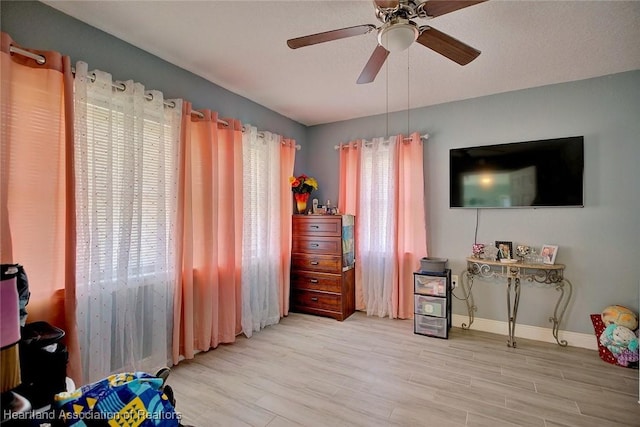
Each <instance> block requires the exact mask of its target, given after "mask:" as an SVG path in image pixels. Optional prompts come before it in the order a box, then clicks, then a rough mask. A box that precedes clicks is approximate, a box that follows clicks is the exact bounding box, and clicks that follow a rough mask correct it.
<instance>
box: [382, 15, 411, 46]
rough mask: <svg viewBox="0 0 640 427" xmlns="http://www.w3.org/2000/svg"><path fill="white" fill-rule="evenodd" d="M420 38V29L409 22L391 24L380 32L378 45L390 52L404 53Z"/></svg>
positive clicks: (393, 22)
mask: <svg viewBox="0 0 640 427" xmlns="http://www.w3.org/2000/svg"><path fill="white" fill-rule="evenodd" d="M417 38H418V28H417V27H416V26H415V24H413V23H410V22H409V21H407V20H397V21H395V20H394V21H392V22H389V24H388V25H385V26H383V27H382V28H381V29H380V31H379V32H378V43H379V44H380V46H382V47H384V48H385V49H387V50H388V51H389V52H402V51H403V50H406V49H408V48H409V46H411V44H412V43H413V42H414V41H416V39H417Z"/></svg>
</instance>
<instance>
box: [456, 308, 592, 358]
mask: <svg viewBox="0 0 640 427" xmlns="http://www.w3.org/2000/svg"><path fill="white" fill-rule="evenodd" d="M451 320H452V322H453V326H456V327H461V325H462V324H463V323H467V324H468V323H469V318H468V317H467V316H463V315H460V314H454V315H452V319H451ZM471 329H475V330H478V331H483V332H491V333H494V334H500V335H508V334H509V325H508V323H507V322H501V321H498V320H489V319H482V318H478V317H476V318H474V319H473V325H471ZM515 335H516V338H526V339H530V340H536V341H543V342H550V343H555V342H556V339H555V338H554V337H553V331H552V329H551V328H541V327H538V326H529V325H519V324H517V323H516V334H515ZM558 338H559V339H560V340H566V341H567V343H568V345H570V346H571V347H581V348H587V349H589V350H598V343H597V342H596V336H595V334H582V333H579V332H570V331H563V330H560V331H559V333H558Z"/></svg>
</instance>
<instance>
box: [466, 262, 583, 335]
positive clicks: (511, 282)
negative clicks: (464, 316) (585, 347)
mask: <svg viewBox="0 0 640 427" xmlns="http://www.w3.org/2000/svg"><path fill="white" fill-rule="evenodd" d="M564 268H565V266H564V265H563V264H526V263H524V262H515V263H509V264H507V263H502V262H498V261H490V260H485V259H479V258H467V269H466V270H465V271H463V272H462V274H461V275H460V277H461V278H462V280H461V282H460V285H461V287H462V292H463V293H464V300H465V302H466V304H467V311H468V314H469V324H468V325H467V324H465V323H463V324H462V328H463V329H469V328H470V327H471V325H472V324H473V318H474V312H475V311H477V309H478V308H477V307H476V305H475V303H474V300H473V293H472V291H471V290H472V287H473V281H474V279H476V278H486V279H492V278H498V279H506V280H507V311H508V320H509V339H508V341H507V345H508V346H509V347H516V341H515V330H516V317H517V315H518V303H519V302H520V282H521V281H528V282H532V283H539V284H542V285H545V286H548V287H553V288H555V289H556V291H559V292H560V296H559V297H558V301H557V302H556V306H555V308H554V310H553V316H551V317H549V322H552V323H553V337H554V338H555V340H556V342H557V343H558V345H560V346H562V347H566V346H567V341H566V340H559V339H558V330H559V329H560V322H562V317H563V316H564V313H565V311H566V309H567V305H569V300H570V299H571V292H572V285H571V282H570V281H569V280H567V279H566V278H565V277H564Z"/></svg>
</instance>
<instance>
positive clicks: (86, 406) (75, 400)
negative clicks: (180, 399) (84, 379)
mask: <svg viewBox="0 0 640 427" xmlns="http://www.w3.org/2000/svg"><path fill="white" fill-rule="evenodd" d="M162 386H163V380H162V379H161V378H157V377H154V376H152V375H149V374H146V373H144V372H134V373H122V374H115V375H111V376H109V377H107V378H105V379H103V380H100V381H97V382H95V383H92V384H88V385H84V386H82V387H81V388H79V389H77V390H75V391H71V392H63V393H58V394H57V395H56V396H55V404H56V408H57V409H58V410H60V412H61V416H62V418H63V419H64V423H65V425H66V426H71V427H90V426H113V427H118V426H122V427H125V426H126V427H155V426H158V427H170V426H178V424H179V421H180V414H179V413H177V412H176V411H175V409H174V407H173V406H172V405H171V402H169V400H168V398H167V396H166V395H165V394H164V393H163V392H162Z"/></svg>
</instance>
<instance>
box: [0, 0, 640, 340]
mask: <svg viewBox="0 0 640 427" xmlns="http://www.w3.org/2000/svg"><path fill="white" fill-rule="evenodd" d="M0 8H1V27H2V30H3V31H5V32H7V33H9V34H10V35H11V37H13V39H14V40H15V41H16V42H17V43H19V44H21V45H23V46H27V47H33V48H38V49H51V50H57V51H59V52H62V53H64V54H66V55H69V56H71V58H72V60H73V61H74V62H75V61H78V60H83V61H86V62H88V63H89V66H90V68H99V69H102V70H105V71H109V72H111V73H112V74H113V76H114V78H116V79H134V80H137V81H140V82H143V83H144V84H145V86H146V87H147V88H149V89H159V90H162V91H163V92H164V93H165V96H167V97H179V98H184V99H187V100H189V101H191V102H193V104H194V107H196V108H210V109H212V110H215V111H218V112H220V113H221V115H223V116H229V117H236V118H239V119H241V120H242V121H243V122H245V123H251V124H253V125H255V126H257V127H258V128H259V129H264V130H269V131H272V132H275V133H279V134H281V135H284V136H286V137H291V138H294V139H296V140H297V141H298V142H299V143H300V144H301V145H302V146H303V149H302V150H301V151H299V152H298V155H297V163H296V173H297V174H298V173H307V174H309V175H311V176H314V177H316V178H318V181H319V183H320V187H321V188H320V191H318V193H317V194H315V195H314V196H315V197H318V198H320V200H322V201H326V199H331V200H332V201H334V202H335V201H336V200H337V194H338V153H337V152H336V151H335V150H334V148H333V146H334V145H336V144H338V143H339V142H341V141H348V140H351V139H355V138H372V137H376V136H383V135H385V134H386V133H387V118H386V117H385V116H376V117H366V118H362V119H356V120H350V121H345V122H339V123H332V124H327V125H320V126H314V127H310V128H306V127H305V126H303V125H301V124H299V123H297V122H294V121H292V120H290V119H287V118H286V117H283V116H281V115H279V114H277V113H275V112H273V111H271V110H269V109H267V108H264V107H262V106H260V105H258V104H256V103H254V102H252V101H250V100H248V99H246V98H243V97H240V96H238V95H235V94H233V93H231V92H229V91H227V90H225V89H223V88H220V87H219V86H216V85H215V84H212V83H210V82H207V81H206V80H204V79H202V78H200V77H198V76H195V75H193V74H192V73H189V72H187V71H185V70H183V69H181V68H179V67H176V66H174V65H172V64H169V63H167V62H165V61H163V60H161V59H159V58H157V57H155V56H153V55H151V54H149V53H146V52H144V51H142V50H140V49H137V48H135V47H133V46H131V45H129V44H127V43H125V42H123V41H121V40H119V39H116V38H114V37H112V36H110V35H108V34H106V33H104V32H102V31H100V30H98V29H95V28H93V27H90V26H88V25H86V24H84V23H82V22H79V21H77V20H75V19H73V18H71V17H69V16H67V15H64V14H62V13H60V12H58V11H56V10H55V9H52V8H50V7H48V6H46V5H43V4H41V3H37V2H12V1H3V2H0ZM152 70H153V71H152ZM158 70H160V71H158ZM639 117H640V72H639V71H635V72H629V73H623V74H619V75H613V76H606V77H602V78H596V79H590V80H584V81H579V82H573V83H566V84H560V85H553V86H546V87H542V88H535V89H529V90H523V91H518V92H511V93H506V94H500V95H494V96H488V97H483V98H477V99H472V100H467V101H460V102H454V103H449V104H443V105H438V106H434V107H429V108H422V109H416V110H412V111H410V112H409V113H408V112H406V111H405V112H401V113H395V114H391V115H390V116H389V118H388V122H389V124H388V129H389V133H390V134H395V133H399V132H406V131H407V123H410V129H411V130H412V131H418V132H420V133H425V132H426V133H429V134H430V139H429V140H428V142H427V143H426V145H425V154H424V162H425V171H426V176H425V192H426V194H425V198H426V209H427V227H428V230H427V232H428V247H429V254H430V255H432V256H441V257H447V258H449V260H450V266H451V267H452V269H453V270H454V272H455V273H460V272H461V271H462V270H463V268H464V265H465V263H464V259H465V257H466V256H467V255H468V254H469V253H470V251H471V244H472V243H473V238H474V229H475V222H476V211H475V210H460V209H449V207H448V206H449V200H448V185H449V180H448V154H449V149H451V148H454V147H464V146H471V145H485V144H497V143H506V142H516V141H526V140H536V139H544V138H553V137H558V136H569V135H584V136H585V157H586V165H585V188H586V195H585V200H586V207H585V208H573V209H562V208H556V209H535V210H534V209H514V210H491V209H485V210H481V211H479V230H478V241H480V242H492V241H494V240H510V241H513V242H514V244H518V243H525V244H530V245H533V246H538V247H539V246H540V245H542V244H543V243H549V244H557V245H559V246H560V250H559V253H558V258H557V260H556V262H559V263H564V264H566V265H567V270H566V276H567V277H568V278H569V279H570V280H571V281H572V282H573V284H574V295H573V299H572V301H571V304H570V306H569V310H568V313H567V316H566V321H565V322H564V324H563V329H566V330H570V331H575V332H583V333H591V332H592V330H591V325H590V323H589V318H588V315H589V314H590V313H598V312H600V311H601V310H602V309H603V308H604V307H605V306H606V305H609V304H614V303H616V304H623V305H627V306H629V307H630V308H632V309H634V310H636V311H637V310H638V305H637V304H638V298H639V297H638V283H639V282H638V280H639V279H638V278H639V277H640V256H639V255H640V250H639V249H638V248H639V246H638V245H639V242H640V197H639V192H640V190H638V184H640V171H639V168H638V165H637V163H638V161H639V160H640V142H639V141H638V135H640V124H639V120H638V118H639ZM474 290H475V296H476V302H477V305H478V307H479V308H478V313H477V316H478V317H482V318H487V319H494V320H500V321H504V320H505V311H506V308H505V302H504V299H505V296H504V288H503V287H502V286H498V285H495V284H490V283H482V282H478V283H477V285H476V287H475V289H474ZM555 297H556V293H555V291H553V290H549V289H538V288H534V287H530V286H526V287H525V288H524V289H523V294H522V300H521V309H520V312H519V315H518V316H519V317H518V323H519V324H527V325H534V326H541V327H548V326H549V323H548V322H547V317H548V315H549V313H550V312H551V311H552V309H553V306H552V305H553V302H554V301H555ZM454 301H455V302H454V312H455V313H458V314H464V313H465V310H464V305H463V304H462V303H460V302H459V301H457V300H454Z"/></svg>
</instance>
